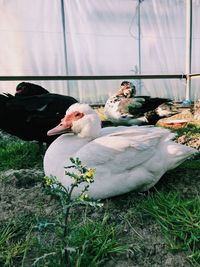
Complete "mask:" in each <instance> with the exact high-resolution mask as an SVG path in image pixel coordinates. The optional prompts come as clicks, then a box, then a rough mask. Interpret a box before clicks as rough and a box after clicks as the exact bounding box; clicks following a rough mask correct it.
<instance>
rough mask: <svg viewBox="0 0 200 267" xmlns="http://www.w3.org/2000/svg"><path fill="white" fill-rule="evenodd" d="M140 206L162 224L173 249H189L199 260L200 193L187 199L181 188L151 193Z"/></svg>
mask: <svg viewBox="0 0 200 267" xmlns="http://www.w3.org/2000/svg"><path fill="white" fill-rule="evenodd" d="M141 208H142V209H143V210H144V211H145V212H146V213H147V214H149V215H150V216H151V217H152V218H153V219H154V220H155V221H156V222H157V223H158V224H159V225H160V228H161V231H162V232H163V235H164V238H165V240H166V242H167V244H168V247H169V249H170V250H171V251H174V252H179V251H187V257H188V259H190V260H191V262H192V263H194V264H200V197H199V196H196V197H194V198H191V199H184V198H183V197H181V194H180V193H179V192H175V193H174V192H173V193H171V192H170V193H167V194H166V193H163V192H160V193H159V192H157V193H156V194H155V195H151V194H149V195H148V197H147V199H146V200H145V201H144V202H143V203H142V205H141Z"/></svg>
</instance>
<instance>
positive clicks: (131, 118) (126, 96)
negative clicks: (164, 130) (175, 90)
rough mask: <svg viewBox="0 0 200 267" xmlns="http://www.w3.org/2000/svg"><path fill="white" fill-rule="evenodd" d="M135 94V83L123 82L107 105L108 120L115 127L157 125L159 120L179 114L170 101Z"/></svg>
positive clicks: (105, 108)
mask: <svg viewBox="0 0 200 267" xmlns="http://www.w3.org/2000/svg"><path fill="white" fill-rule="evenodd" d="M135 94H136V89H135V86H134V85H133V83H131V82H128V81H123V82H122V83H121V86H120V88H119V90H118V92H117V93H116V94H114V95H113V96H111V97H110V98H109V99H108V100H107V102H106V104H105V107H104V113H105V115H106V117H107V119H108V120H110V121H111V122H112V123H113V124H115V125H148V124H149V125H155V124H156V123H157V122H158V120H160V119H162V118H166V117H170V116H173V115H175V114H177V113H178V112H179V111H178V110H177V108H176V107H175V105H174V104H173V103H172V101H171V100H170V99H167V98H159V97H150V96H136V95H135Z"/></svg>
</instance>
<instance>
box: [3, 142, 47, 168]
mask: <svg viewBox="0 0 200 267" xmlns="http://www.w3.org/2000/svg"><path fill="white" fill-rule="evenodd" d="M41 166H42V154H41V149H40V147H39V145H38V144H37V143H33V142H25V141H21V140H19V139H17V138H11V139H0V171H5V170H9V169H25V168H33V167H41Z"/></svg>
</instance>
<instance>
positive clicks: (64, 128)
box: [47, 116, 72, 136]
mask: <svg viewBox="0 0 200 267" xmlns="http://www.w3.org/2000/svg"><path fill="white" fill-rule="evenodd" d="M71 127H72V121H71V120H69V118H68V116H65V117H64V118H63V119H62V120H61V123H60V124H58V125H57V126H56V127H54V128H53V129H51V130H49V131H48V132H47V135H48V136H51V135H57V134H64V133H69V132H71Z"/></svg>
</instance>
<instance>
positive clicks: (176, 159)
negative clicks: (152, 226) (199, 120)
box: [44, 104, 196, 199]
mask: <svg viewBox="0 0 200 267" xmlns="http://www.w3.org/2000/svg"><path fill="white" fill-rule="evenodd" d="M69 131H71V132H73V134H63V135H61V136H59V137H58V138H57V139H56V140H55V141H54V142H53V143H52V144H51V145H50V146H49V148H48V149H47V151H46V154H45V156H44V172H45V175H47V176H50V175H53V176H56V177H57V179H58V180H59V181H60V182H61V183H62V184H63V185H64V186H65V187H68V186H70V184H71V183H72V180H71V178H70V177H68V176H66V175H65V169H64V167H66V166H69V165H71V162H70V161H69V158H70V157H78V158H79V159H80V160H81V161H82V162H83V164H84V165H86V166H88V167H90V168H95V169H96V173H95V178H94V183H92V184H91V185H90V187H89V195H90V197H92V198H94V199H104V198H108V197H113V196H117V195H120V194H124V193H126V192H130V191H132V190H137V191H146V190H148V189H149V188H151V187H152V186H154V185H155V184H156V183H157V182H158V180H159V179H160V178H161V176H162V175H163V174H164V173H165V172H166V171H168V170H170V169H173V168H175V167H176V166H178V165H179V164H180V163H182V162H183V161H184V160H185V159H186V158H188V157H189V156H191V155H192V154H194V153H196V150H195V149H193V148H191V147H187V146H184V145H180V144H177V143H175V142H173V141H171V139H172V138H173V136H174V134H172V133H171V132H170V131H169V130H167V129H164V128H159V127H151V126H131V127H126V126H119V127H107V128H103V129H101V121H100V119H99V116H98V114H97V113H96V112H95V111H94V110H93V109H92V108H91V107H90V106H89V105H87V104H73V105H72V106H70V108H69V109H68V110H67V112H66V116H65V117H64V118H63V120H62V121H61V123H60V125H58V126H57V127H55V128H54V129H52V130H50V131H49V132H48V135H54V134H57V133H59V134H60V133H65V132H69ZM82 189H83V187H81V186H80V187H78V188H77V189H76V191H74V195H73V196H74V197H76V196H77V195H78V194H80V192H81V190H82Z"/></svg>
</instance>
